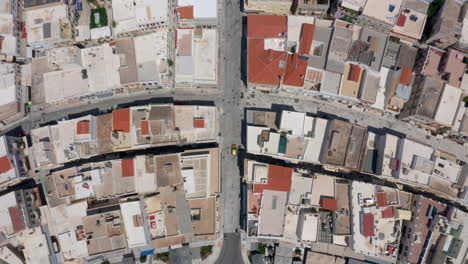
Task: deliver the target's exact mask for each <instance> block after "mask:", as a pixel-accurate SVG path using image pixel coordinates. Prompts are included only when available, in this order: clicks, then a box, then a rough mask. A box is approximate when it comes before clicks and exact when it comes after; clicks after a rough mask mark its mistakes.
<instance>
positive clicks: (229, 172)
mask: <svg viewBox="0 0 468 264" xmlns="http://www.w3.org/2000/svg"><path fill="white" fill-rule="evenodd" d="M223 10H224V14H221V15H220V19H221V21H220V22H221V28H220V32H221V34H222V35H221V41H220V42H221V45H222V47H221V51H222V53H221V54H220V55H221V56H220V58H221V59H222V60H223V61H222V62H221V65H222V72H221V78H222V79H221V89H222V94H221V96H220V97H218V98H217V99H216V101H215V103H216V105H217V106H219V107H220V115H221V117H220V132H221V137H220V142H219V143H220V148H221V170H222V196H223V206H224V215H223V225H224V232H225V233H232V232H235V230H236V228H237V227H238V226H239V210H240V172H239V166H238V158H237V156H232V155H231V145H232V144H236V145H240V144H241V128H242V125H241V124H242V118H243V117H242V111H243V110H242V106H241V105H240V103H241V102H240V96H241V92H242V89H243V88H242V82H241V76H240V63H241V60H240V58H241V42H240V39H241V37H242V20H241V19H242V16H241V13H240V3H239V0H224V6H223Z"/></svg>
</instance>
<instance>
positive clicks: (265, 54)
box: [248, 39, 287, 85]
mask: <svg viewBox="0 0 468 264" xmlns="http://www.w3.org/2000/svg"><path fill="white" fill-rule="evenodd" d="M263 46H264V40H263V39H250V40H249V66H248V68H249V72H248V79H249V82H251V83H262V84H271V85H279V84H280V81H281V77H282V76H283V73H284V67H285V64H286V55H287V53H286V52H284V51H276V50H264V48H263Z"/></svg>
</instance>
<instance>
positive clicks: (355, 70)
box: [348, 64, 361, 82]
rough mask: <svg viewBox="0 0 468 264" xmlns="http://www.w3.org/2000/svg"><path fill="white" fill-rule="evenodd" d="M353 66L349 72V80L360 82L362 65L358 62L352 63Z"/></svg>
mask: <svg viewBox="0 0 468 264" xmlns="http://www.w3.org/2000/svg"><path fill="white" fill-rule="evenodd" d="M350 67H351V68H350V69H349V74H348V81H353V82H358V81H359V76H360V74H361V67H359V65H356V64H351V66H350Z"/></svg>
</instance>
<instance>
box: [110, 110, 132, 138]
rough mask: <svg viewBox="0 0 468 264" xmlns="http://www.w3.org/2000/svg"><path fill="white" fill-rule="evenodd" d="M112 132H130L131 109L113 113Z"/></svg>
mask: <svg viewBox="0 0 468 264" xmlns="http://www.w3.org/2000/svg"><path fill="white" fill-rule="evenodd" d="M112 130H115V131H123V132H126V133H129V132H130V108H126V109H119V110H114V111H112Z"/></svg>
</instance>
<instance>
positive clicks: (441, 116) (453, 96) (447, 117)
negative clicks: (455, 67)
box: [434, 84, 462, 127]
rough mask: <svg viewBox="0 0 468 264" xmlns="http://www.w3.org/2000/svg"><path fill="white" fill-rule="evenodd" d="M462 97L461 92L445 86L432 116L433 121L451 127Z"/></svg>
mask: <svg viewBox="0 0 468 264" xmlns="http://www.w3.org/2000/svg"><path fill="white" fill-rule="evenodd" d="M461 97H462V90H461V89H459V88H457V87H454V86H451V85H450V84H445V86H444V89H443V92H442V94H441V96H440V99H439V105H438V106H437V110H436V112H435V114H434V120H435V121H436V122H438V123H440V124H442V125H445V126H449V127H450V126H452V124H453V121H454V119H455V116H456V114H457V110H458V104H459V102H460V100H461Z"/></svg>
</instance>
